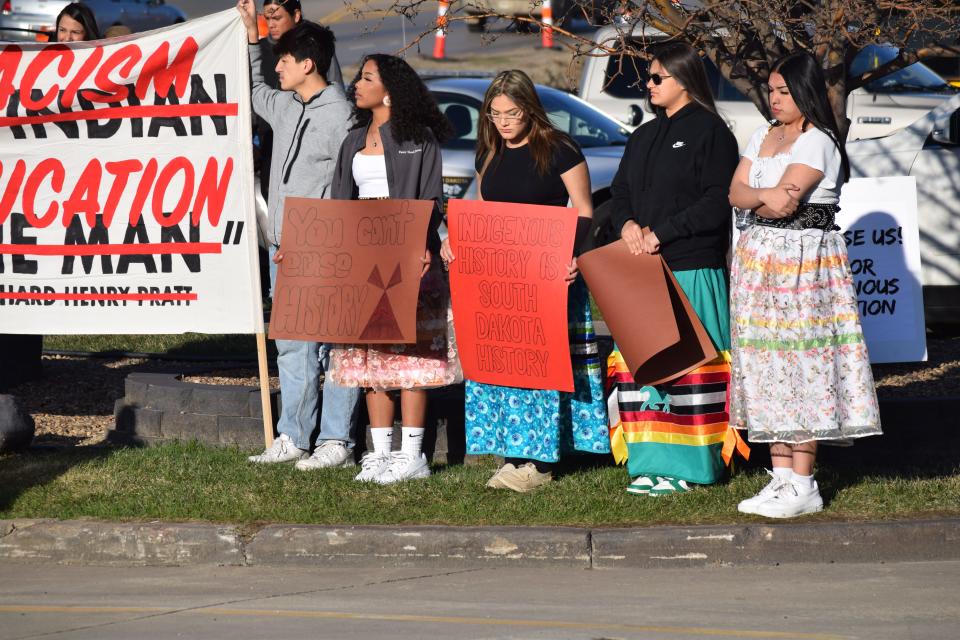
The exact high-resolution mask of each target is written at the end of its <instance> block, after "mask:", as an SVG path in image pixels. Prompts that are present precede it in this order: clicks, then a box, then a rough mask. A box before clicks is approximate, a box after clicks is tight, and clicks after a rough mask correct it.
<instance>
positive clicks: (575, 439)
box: [441, 70, 610, 492]
mask: <svg viewBox="0 0 960 640" xmlns="http://www.w3.org/2000/svg"><path fill="white" fill-rule="evenodd" d="M481 114H482V116H483V117H482V118H481V119H480V121H479V132H478V143H477V153H476V166H477V181H478V183H479V189H478V195H479V197H480V199H482V200H489V201H497V202H515V203H522V204H538V205H549V206H556V207H566V206H567V204H568V203H570V202H572V204H573V206H574V207H575V208H576V209H577V211H578V213H579V218H578V224H577V235H576V241H575V249H574V253H575V254H576V253H577V247H580V246H582V245H583V243H584V241H585V240H586V237H587V235H588V232H589V229H590V223H591V220H592V216H593V203H592V200H591V196H590V174H589V173H588V172H587V164H586V160H585V159H584V157H583V153H582V152H581V151H580V148H579V146H578V145H577V143H576V142H575V141H574V140H573V139H571V138H570V136H568V135H567V134H565V133H563V132H561V131H560V130H558V129H557V128H556V127H555V126H554V125H553V124H552V123H551V121H550V119H549V117H548V116H547V113H546V110H545V109H544V108H543V104H542V103H541V102H540V99H539V97H538V96H537V92H536V89H535V88H534V85H533V82H532V81H531V80H530V78H529V77H528V76H527V74H525V73H524V72H523V71H519V70H511V71H503V72H501V73H500V74H499V75H497V77H496V78H494V80H493V82H492V83H491V84H490V87H489V88H488V89H487V92H486V95H485V96H484V99H483V106H482V107H481ZM441 256H442V257H443V259H444V260H445V261H446V262H447V263H450V262H452V261H453V260H454V259H455V256H454V255H453V251H452V249H451V247H450V243H449V241H447V240H445V241H444V243H443V248H442V250H441ZM568 269H569V277H568V278H567V280H568V282H569V283H570V288H569V296H568V299H567V321H568V330H569V339H570V352H571V353H572V354H573V356H572V357H573V377H574V392H573V393H567V392H561V391H553V390H534V389H520V388H515V387H505V386H499V385H492V384H483V383H479V382H474V381H472V380H468V381H467V383H466V407H465V419H466V432H467V433H466V439H467V453H469V454H474V455H476V454H493V455H497V456H503V458H504V465H503V466H502V467H500V469H498V470H497V472H496V473H495V474H494V475H493V476H492V477H491V478H490V480H489V481H488V482H487V485H486V486H487V487H490V488H493V489H511V490H513V491H517V492H525V491H530V490H531V489H534V488H536V487H539V486H542V485H544V484H546V483H548V482H550V481H551V480H552V479H553V467H554V464H555V463H556V462H557V461H558V460H559V458H560V454H561V452H569V451H574V450H576V451H583V452H588V453H609V451H610V442H609V440H608V438H607V435H606V426H605V425H606V420H607V414H606V407H605V406H604V401H603V382H602V379H601V371H600V363H599V358H598V355H597V354H598V349H597V343H596V340H595V339H594V335H593V322H592V319H591V316H590V303H589V298H588V295H587V289H586V286H585V285H584V283H583V279H582V278H581V277H579V274H578V273H577V266H576V259H574V260H573V261H572V262H571V264H570V265H569V267H568Z"/></svg>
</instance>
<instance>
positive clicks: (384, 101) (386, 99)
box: [383, 95, 390, 107]
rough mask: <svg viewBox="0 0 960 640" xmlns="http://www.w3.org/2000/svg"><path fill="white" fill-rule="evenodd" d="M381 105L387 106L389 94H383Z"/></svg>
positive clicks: (388, 104)
mask: <svg viewBox="0 0 960 640" xmlns="http://www.w3.org/2000/svg"><path fill="white" fill-rule="evenodd" d="M383 106H385V107H389V106H390V96H389V95H386V96H383Z"/></svg>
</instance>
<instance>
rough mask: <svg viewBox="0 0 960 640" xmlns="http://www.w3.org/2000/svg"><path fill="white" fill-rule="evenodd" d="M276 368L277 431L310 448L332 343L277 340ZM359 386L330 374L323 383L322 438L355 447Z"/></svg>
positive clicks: (273, 270) (272, 275)
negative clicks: (353, 435)
mask: <svg viewBox="0 0 960 640" xmlns="http://www.w3.org/2000/svg"><path fill="white" fill-rule="evenodd" d="M275 253H276V247H270V295H271V297H272V296H273V287H274V285H275V284H276V282H277V264H276V263H275V262H274V261H273V256H274V254H275ZM275 342H276V344H277V368H278V369H279V370H280V420H279V422H278V423H277V431H279V432H280V433H285V434H287V437H288V438H290V439H291V440H292V441H293V444H294V445H295V446H297V447H299V448H301V449H309V448H310V444H311V443H310V436H311V434H312V433H313V430H314V428H315V427H316V425H317V405H318V401H319V395H320V372H321V370H324V371H325V370H326V369H327V367H328V366H329V363H330V345H328V344H321V343H319V342H305V341H303V340H276V341H275ZM359 408H360V389H358V388H352V387H342V386H340V385H338V384H335V383H334V382H333V380H330V379H329V377H328V378H326V379H325V380H324V382H323V407H322V409H321V410H320V434H319V435H318V436H317V441H320V440H341V441H343V442H344V443H346V445H347V446H348V447H352V446H353V439H352V438H351V437H350V428H351V427H352V426H353V424H354V423H355V422H356V421H357V413H358V411H359Z"/></svg>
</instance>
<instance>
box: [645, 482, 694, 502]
mask: <svg viewBox="0 0 960 640" xmlns="http://www.w3.org/2000/svg"><path fill="white" fill-rule="evenodd" d="M692 489H693V487H691V486H690V485H689V484H687V481H686V480H677V479H676V478H660V482H658V483H657V484H656V485H655V486H654V487H653V488H651V489H650V495H651V496H653V497H655V498H656V497H660V496H668V495H670V494H673V493H686V492H688V491H690V490H692Z"/></svg>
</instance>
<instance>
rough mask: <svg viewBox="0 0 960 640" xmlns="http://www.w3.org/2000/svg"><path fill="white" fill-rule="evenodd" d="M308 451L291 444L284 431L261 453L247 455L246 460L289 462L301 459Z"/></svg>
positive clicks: (260, 462)
mask: <svg viewBox="0 0 960 640" xmlns="http://www.w3.org/2000/svg"><path fill="white" fill-rule="evenodd" d="M308 455H310V452H309V451H305V450H303V449H300V448H298V447H295V446H294V445H293V440H291V439H290V436H288V435H287V434H285V433H281V434H280V436H279V437H277V438H274V439H273V444H272V445H270V447H269V448H267V449H266V450H265V451H264V452H263V453H261V454H260V455H257V456H248V457H247V460H249V461H250V462H256V463H259V464H273V463H276V462H290V461H291V460H303V459H304V458H306V457H307V456H308Z"/></svg>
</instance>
